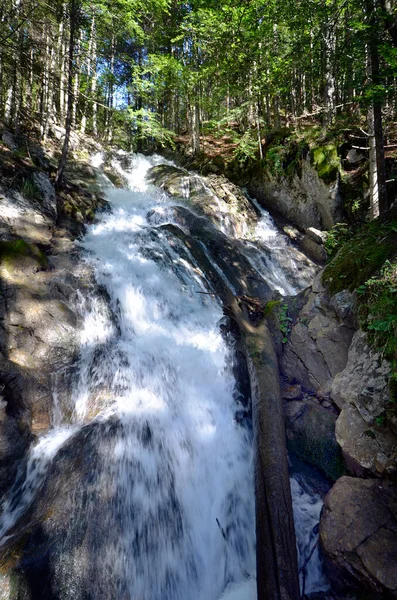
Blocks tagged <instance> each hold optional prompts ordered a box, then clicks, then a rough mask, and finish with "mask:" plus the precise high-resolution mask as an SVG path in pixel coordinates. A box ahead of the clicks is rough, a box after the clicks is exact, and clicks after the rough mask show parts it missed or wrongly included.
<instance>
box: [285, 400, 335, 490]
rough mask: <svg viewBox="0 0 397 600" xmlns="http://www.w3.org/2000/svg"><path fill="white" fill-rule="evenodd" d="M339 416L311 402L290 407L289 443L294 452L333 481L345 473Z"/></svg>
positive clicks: (294, 402)
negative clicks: (338, 438) (337, 426)
mask: <svg viewBox="0 0 397 600" xmlns="http://www.w3.org/2000/svg"><path fill="white" fill-rule="evenodd" d="M335 421H336V415H335V414H333V413H332V412H331V411H329V410H327V409H325V408H323V407H322V406H319V405H315V404H312V403H309V402H307V401H300V402H297V401H292V402H288V404H287V406H286V431H287V444H288V448H289V450H290V452H293V453H294V454H296V455H297V456H298V457H299V458H301V459H302V460H304V461H306V462H308V463H309V464H311V465H313V466H314V467H317V468H318V469H320V470H321V471H322V472H323V473H324V474H325V475H326V476H327V477H329V478H330V479H332V480H335V479H337V478H338V477H340V476H341V475H342V474H343V473H344V472H345V469H344V463H343V457H342V452H341V449H340V447H339V446H338V444H337V441H336V438H335Z"/></svg>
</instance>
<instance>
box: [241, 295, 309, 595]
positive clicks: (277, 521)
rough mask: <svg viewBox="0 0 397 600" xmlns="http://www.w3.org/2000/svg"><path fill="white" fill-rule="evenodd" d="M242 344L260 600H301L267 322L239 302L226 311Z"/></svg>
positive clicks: (273, 355)
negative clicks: (247, 391) (253, 452)
mask: <svg viewBox="0 0 397 600" xmlns="http://www.w3.org/2000/svg"><path fill="white" fill-rule="evenodd" d="M230 313H231V314H232V316H233V319H234V320H235V322H236V323H237V325H238V328H239V331H240V334H241V337H242V339H243V342H244V344H243V345H244V348H245V353H246V359H247V363H248V366H249V372H250V379H251V390H252V420H253V426H254V443H255V448H256V459H255V497H256V545H257V590H258V600H299V598H300V592H299V576H298V562H297V552H296V539H295V529H294V520H293V514H292V499H291V488H290V481H289V472H288V458H287V446H286V438H285V427H284V414H283V407H282V400H281V393H280V385H279V377H278V373H279V371H278V362H277V355H276V352H275V350H274V345H273V340H272V337H271V334H270V331H269V329H268V326H267V323H266V320H265V319H262V320H260V321H259V322H258V321H257V320H255V322H254V323H253V322H252V319H251V318H250V312H249V307H248V306H246V305H245V303H244V302H241V299H240V301H239V300H238V299H234V301H232V303H231V306H230Z"/></svg>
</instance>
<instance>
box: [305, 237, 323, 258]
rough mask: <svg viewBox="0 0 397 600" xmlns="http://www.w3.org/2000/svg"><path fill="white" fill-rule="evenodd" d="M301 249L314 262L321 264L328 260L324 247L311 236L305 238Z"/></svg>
mask: <svg viewBox="0 0 397 600" xmlns="http://www.w3.org/2000/svg"><path fill="white" fill-rule="evenodd" d="M301 247H302V248H303V250H304V251H305V252H307V254H308V255H309V256H310V258H312V259H313V260H315V261H317V262H319V263H325V261H326V260H327V253H326V251H325V248H324V246H323V245H322V244H321V243H320V244H319V243H318V242H316V241H315V240H314V239H313V238H312V237H311V236H310V235H305V236H303V239H302V241H301Z"/></svg>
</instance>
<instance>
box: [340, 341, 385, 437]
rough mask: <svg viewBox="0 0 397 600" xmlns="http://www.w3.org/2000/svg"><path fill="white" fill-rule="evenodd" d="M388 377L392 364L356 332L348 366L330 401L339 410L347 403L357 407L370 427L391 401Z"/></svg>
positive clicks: (341, 374) (341, 375)
mask: <svg viewBox="0 0 397 600" xmlns="http://www.w3.org/2000/svg"><path fill="white" fill-rule="evenodd" d="M389 375H390V363H389V362H388V361H386V360H384V359H382V358H381V356H380V355H379V354H378V353H377V352H375V351H374V350H372V349H371V348H370V347H369V345H368V343H367V336H366V333H365V332H363V331H357V332H356V333H355V334H354V336H353V339H352V343H351V346H350V349H349V353H348V361H347V365H346V367H345V369H344V370H343V371H341V372H340V373H339V374H338V375H337V376H336V377H335V379H334V382H333V384H332V391H331V398H332V400H333V401H334V402H335V404H336V405H337V406H338V407H339V408H340V409H342V408H343V407H344V406H345V404H346V403H348V404H352V405H354V406H355V407H356V408H357V410H358V411H359V413H360V414H361V416H362V418H363V419H364V421H365V422H366V423H368V424H369V425H371V424H372V423H373V422H374V419H376V418H377V417H380V416H381V415H382V414H383V413H384V411H385V409H386V408H387V406H388V404H389V402H390V392H389V384H388V378H389Z"/></svg>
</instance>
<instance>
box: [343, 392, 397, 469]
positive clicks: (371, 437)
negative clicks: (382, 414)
mask: <svg viewBox="0 0 397 600" xmlns="http://www.w3.org/2000/svg"><path fill="white" fill-rule="evenodd" d="M335 433H336V439H337V441H338V444H339V445H340V447H341V448H342V451H343V456H344V457H345V462H346V467H347V469H348V471H349V472H350V473H351V474H353V475H356V476H357V477H365V476H370V477H374V476H375V477H384V476H389V477H391V476H395V475H396V473H397V436H396V435H394V433H393V432H392V431H390V430H388V429H385V428H383V427H377V426H373V427H368V424H367V423H366V422H365V421H364V419H363V418H362V417H361V415H360V413H359V412H358V410H357V409H356V408H355V407H354V406H350V405H349V404H346V405H345V407H344V409H343V410H342V412H341V414H340V415H339V417H338V420H337V422H336V428H335Z"/></svg>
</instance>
